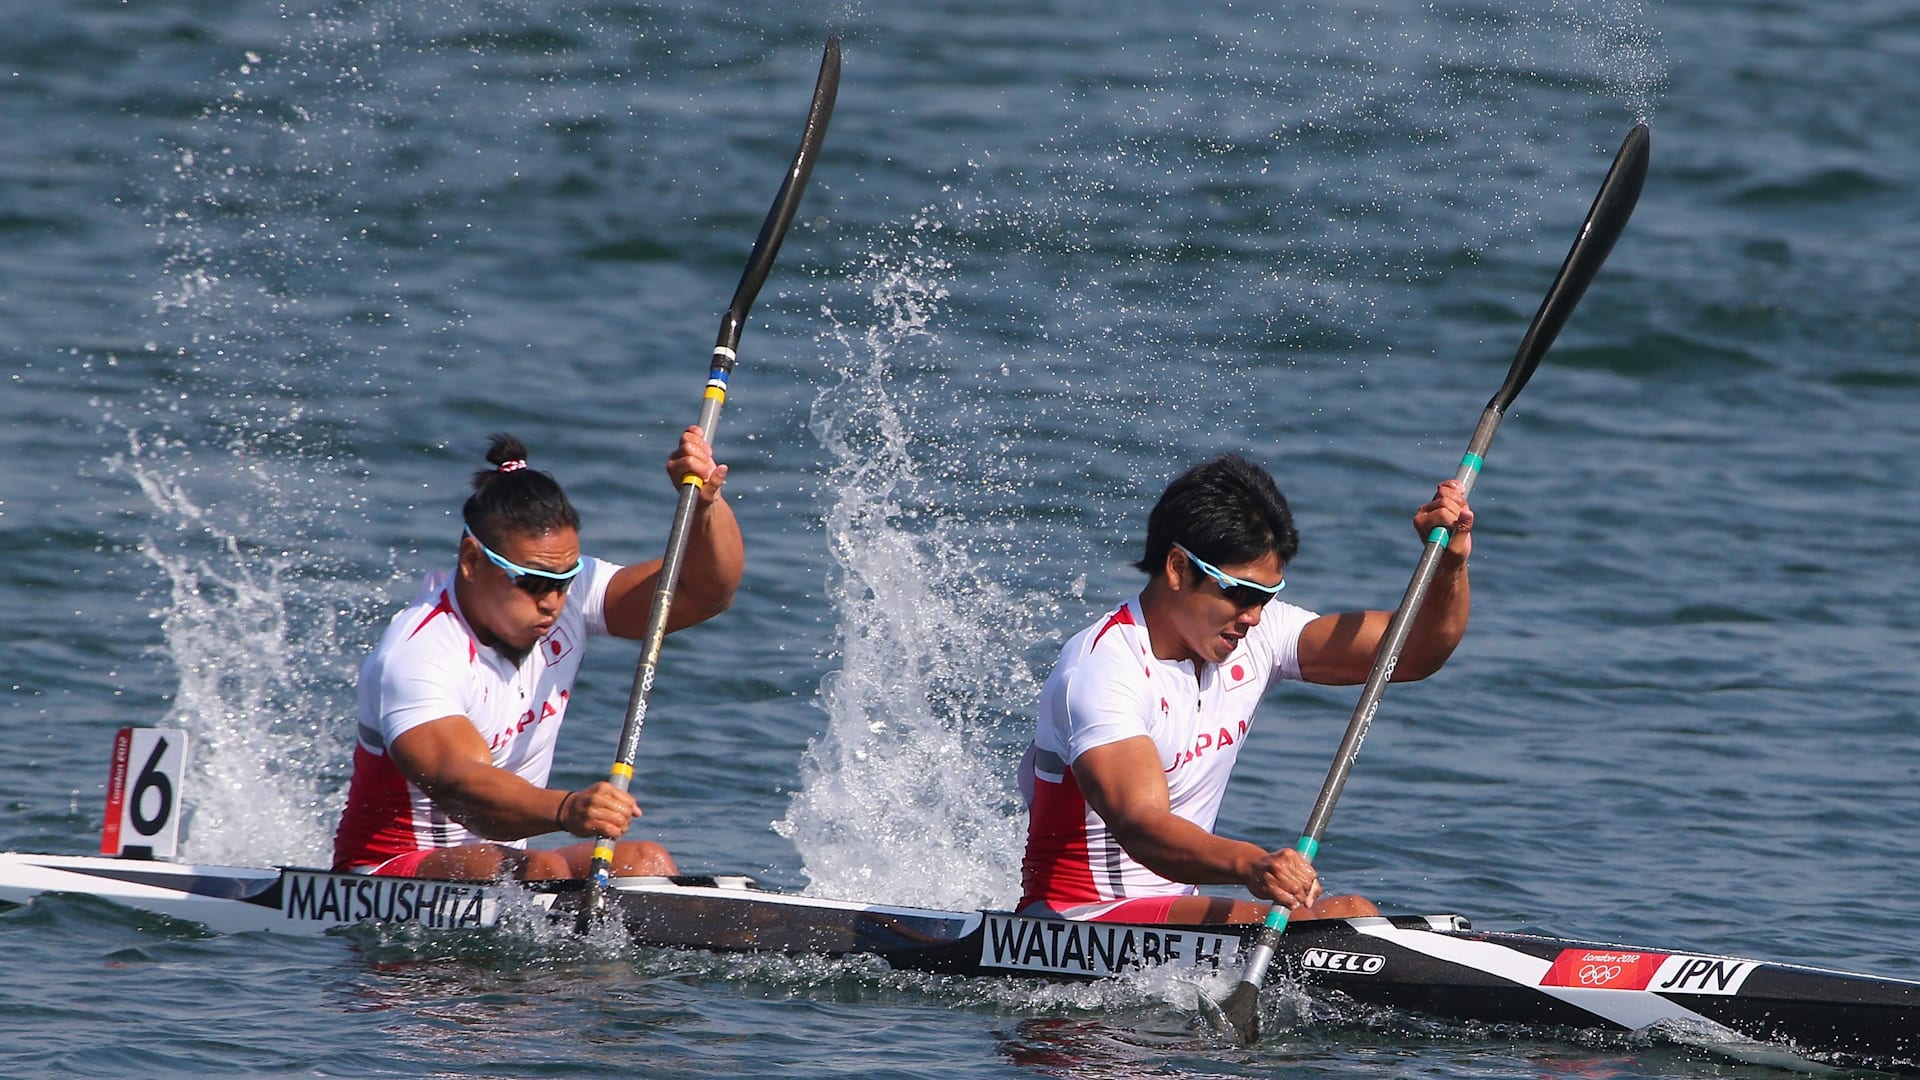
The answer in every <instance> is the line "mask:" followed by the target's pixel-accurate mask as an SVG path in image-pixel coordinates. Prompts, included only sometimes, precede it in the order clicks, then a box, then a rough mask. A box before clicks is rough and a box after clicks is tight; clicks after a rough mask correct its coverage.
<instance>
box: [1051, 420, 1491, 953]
mask: <svg viewBox="0 0 1920 1080" xmlns="http://www.w3.org/2000/svg"><path fill="white" fill-rule="evenodd" d="M1413 521H1414V527H1415V529H1416V530H1417V531H1418V533H1419V535H1420V536H1421V537H1423V538H1424V537H1425V536H1426V535H1427V534H1428V533H1429V532H1430V531H1431V530H1432V529H1433V528H1434V527H1435V526H1445V527H1446V528H1448V529H1449V530H1451V532H1452V539H1451V541H1450V542H1449V544H1448V546H1447V550H1446V553H1445V554H1444V555H1443V556H1442V558H1441V561H1440V564H1439V571H1438V573H1437V574H1436V576H1435V579H1434V582H1433V585H1432V587H1431V591H1430V592H1429V594H1428V596H1427V601H1426V605H1425V606H1424V607H1423V608H1422V609H1421V612H1420V616H1419V619H1418V621H1417V622H1416V623H1415V624H1414V627H1413V630H1412V633H1411V636H1410V637H1409V639H1408V644H1407V647H1406V649H1405V651H1404V653H1403V654H1402V657H1401V660H1400V664H1399V666H1398V667H1397V668H1396V669H1395V671H1394V675H1393V678H1394V681H1395V682H1405V681H1410V680H1414V679H1423V678H1425V677H1427V676H1428V675H1431V674H1432V673H1433V672H1435V671H1437V670H1439V669H1440V666H1441V665H1442V664H1444V663H1446V661H1447V658H1448V657H1449V656H1451V655H1452V654H1453V650H1454V647H1455V646H1456V645H1458V644H1459V643H1460V639H1461V637H1462V635H1464V634H1465V633H1466V629H1467V612H1468V608H1469V606H1470V595H1469V590H1468V587H1467V556H1468V554H1469V553H1470V552H1471V551H1472V549H1473V539H1472V535H1471V534H1472V531H1473V511H1472V510H1471V509H1469V508H1468V507H1467V502H1466V496H1465V494H1464V493H1463V492H1462V490H1461V488H1460V485H1459V484H1458V483H1457V482H1455V481H1453V480H1448V481H1446V482H1444V483H1442V484H1441V485H1440V486H1439V488H1438V490H1436V491H1435V492H1434V496H1433V499H1432V500H1431V501H1429V502H1428V503H1427V504H1426V505H1424V506H1422V507H1420V509H1419V510H1417V511H1416V512H1415V513H1414V516H1413ZM1299 548H1300V537H1299V532H1298V530H1297V529H1296V528H1295V526H1294V523H1293V514H1292V511H1291V510H1290V509H1289V508H1288V506H1287V500H1286V499H1285V497H1283V496H1282V495H1281V494H1280V489H1279V488H1278V487H1277V486H1276V485H1275V484H1274V481H1273V477H1272V476H1270V475H1268V473H1267V471H1266V470H1265V469H1262V468H1260V467H1259V466H1258V465H1255V464H1253V463H1251V462H1249V461H1247V460H1246V459H1245V458H1242V457H1240V456H1238V455H1233V454H1229V455H1226V456H1223V457H1219V458H1215V459H1213V460H1211V461H1207V462H1204V463H1202V464H1200V465H1196V466H1194V467H1193V468H1191V469H1188V470H1187V471H1186V472H1184V473H1182V474H1181V475H1180V476H1179V477H1177V478H1175V479H1174V481H1173V482H1172V483H1171V484H1169V485H1168V486H1167V489H1166V491H1165V492H1164V493H1163V494H1162V495H1161V496H1160V501H1159V503H1158V504H1157V505H1155V506H1154V508H1153V512H1152V514H1151V515H1149V517H1148V519H1147V538H1146V554H1145V556H1144V557H1143V558H1142V559H1141V560H1140V562H1139V563H1137V564H1136V566H1138V568H1139V569H1140V570H1141V571H1142V572H1144V573H1146V574H1147V575H1148V581H1147V585H1146V588H1144V589H1143V590H1141V592H1140V594H1139V595H1138V596H1136V597H1134V598H1133V599H1131V600H1128V601H1127V602H1126V603H1124V604H1122V605H1121V606H1120V607H1119V608H1117V609H1116V610H1114V611H1113V612H1112V613H1111V614H1109V615H1106V616H1104V617H1102V618H1101V619H1100V620H1099V621H1098V622H1096V623H1094V624H1093V625H1092V626H1089V627H1088V628H1086V629H1085V630H1082V631H1081V632H1080V633H1079V634H1077V635H1075V636H1074V638H1073V639H1072V640H1070V641H1068V642H1067V645H1066V647H1065V648H1064V649H1062V650H1061V652H1060V658H1059V660H1058V662H1057V663H1056V665H1055V667H1054V669H1053V673H1052V675H1051V676H1050V677H1049V678H1048V679H1047V683H1046V686H1045V688H1044V689H1043V690H1042V691H1041V694H1040V715H1039V721H1038V723H1037V724H1036V725H1035V730H1034V736H1033V744H1032V745H1031V746H1030V747H1028V749H1027V753H1026V756H1025V758H1024V759H1023V760H1022V761H1021V763H1020V790H1021V793H1022V795H1024V796H1025V798H1026V801H1027V808H1028V811H1029V819H1028V828H1027V851H1026V859H1025V861H1024V862H1023V864H1022V867H1021V878H1022V889H1023V894H1022V896H1021V898H1020V903H1019V910H1020V911H1021V913H1023V914H1027V915H1040V916H1045V915H1054V916H1059V917H1062V918H1068V919H1093V920H1100V921H1110V922H1127V923H1253V922H1259V921H1261V920H1262V919H1263V918H1264V917H1265V916H1266V912H1267V904H1266V903H1261V902H1256V901H1253V900H1244V899H1237V898H1233V897H1221V896H1206V895H1201V894H1200V892H1199V890H1198V888H1197V886H1200V885H1239V886H1242V887H1244V888H1245V889H1246V890H1247V891H1248V892H1249V893H1251V894H1252V895H1253V896H1255V897H1257V898H1259V900H1260V901H1270V902H1277V903H1281V904H1285V905H1287V906H1288V908H1290V909H1291V911H1292V917H1293V919H1295V920H1300V919H1315V918H1345V917H1351V916H1355V915H1373V914H1377V913H1378V912H1377V910H1376V909H1375V908H1374V906H1373V904H1372V903H1370V902H1368V901H1367V900H1365V899H1363V898H1361V897H1358V896H1337V897H1326V898H1323V897H1322V896H1321V891H1320V879H1319V876H1318V874H1317V873H1316V872H1315V870H1314V868H1313V865H1312V864H1311V863H1310V862H1308V861H1307V859H1306V858H1305V857H1304V856H1302V855H1301V854H1300V853H1299V852H1297V851H1295V850H1293V849H1292V848H1281V849H1279V850H1274V851H1270V850H1267V849H1266V848H1263V847H1261V846H1259V845H1257V844H1253V843H1249V842H1247V841H1244V840H1233V839H1229V838H1227V837H1224V836H1217V835H1215V834H1214V832H1213V827H1214V821H1215V819H1216V818H1217V817H1218V815H1219V812H1220V802H1221V799H1222V797H1223V796H1224V795H1225V794H1226V789H1227V780H1228V777H1229V775H1230V774H1231V773H1232V771H1233V766H1234V763H1235V761H1236V760H1237V759H1238V758H1239V754H1240V748H1241V747H1242V746H1243V745H1244V744H1245V742H1246V739H1247V736H1248V735H1249V734H1250V732H1251V728H1252V725H1253V721H1254V713H1255V709H1256V707H1257V706H1258V705H1259V703H1260V698H1261V695H1262V694H1263V693H1265V691H1266V688H1267V685H1268V684H1269V683H1270V682H1272V681H1273V680H1275V679H1299V680H1304V681H1306V682H1313V683H1322V684H1328V685H1340V686H1345V685H1357V684H1359V683H1361V682H1364V681H1365V680H1366V677H1367V672H1368V670H1369V668H1370V667H1371V666H1372V664H1373V658H1374V653H1375V652H1376V651H1377V650H1378V647H1379V644H1380V640H1381V636H1382V634H1383V633H1384V632H1385V630H1386V627H1387V623H1388V621H1389V620H1390V619H1391V618H1392V612H1390V611H1352V612H1345V613H1341V614H1333V615H1321V614H1318V613H1317V612H1313V611H1308V610H1306V609H1304V608H1300V607H1297V606H1295V605H1293V604H1289V603H1286V602H1284V601H1282V600H1280V599H1279V593H1280V590H1281V589H1282V588H1284V587H1285V586H1286V576H1285V574H1286V570H1287V567H1288V566H1289V564H1291V563H1292V562H1293V559H1294V556H1295V555H1296V554H1298V552H1299Z"/></svg>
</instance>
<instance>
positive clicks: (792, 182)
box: [714, 34, 840, 350]
mask: <svg viewBox="0 0 1920 1080" xmlns="http://www.w3.org/2000/svg"><path fill="white" fill-rule="evenodd" d="M839 94H840V38H839V35H837V34H836V35H834V36H833V37H829V38H828V39H827V47H826V49H825V51H823V52H822V53H821V56H820V75H819V77H818V78H817V79H816V80H815V82H814V84H813V101H812V103H811V104H810V105H808V107H807V122H806V126H805V127H803V128H802V129H801V131H800V148H799V149H798V150H795V151H794V154H793V164H792V165H790V166H788V167H787V176H786V179H785V180H783V181H781V183H780V190H779V192H778V193H777V194H775V195H774V199H773V205H772V206H771V207H769V208H768V210H767V217H766V220H765V221H763V222H761V224H760V235H759V236H756V237H755V238H754V241H753V250H752V252H751V253H750V254H749V255H748V256H747V265H746V268H745V269H744V270H742V271H741V273H740V284H739V285H738V286H736V287H735V288H734V290H733V302H732V303H730V304H728V305H727V312H726V315H725V316H723V317H722V318H721V321H720V333H719V335H718V337H717V339H716V340H715V342H714V346H715V348H716V349H727V350H733V349H736V348H738V347H739V345H740V331H741V329H742V328H743V327H744V326H745V325H746V322H747V312H748V311H749V310H751V309H752V307H753V301H754V298H755V297H757V296H759V295H760V286H762V285H764V284H766V281H767V273H768V271H770V270H772V269H773V260H774V258H775V257H776V256H778V255H779V254H780V244H781V242H782V241H783V240H785V239H786V237H787V228H788V226H790V225H792V224H793V215H794V213H795V212H796V211H798V210H799V209H800V196H801V195H803V194H805V193H806V190H807V179H808V178H809V177H811V176H812V175H813V163H814V162H815V161H817V160H818V159H819V157H820V147H821V145H822V144H823V143H825V142H826V139H827V123H828V121H830V120H832V119H833V103H834V100H835V98H837V97H838V96H839Z"/></svg>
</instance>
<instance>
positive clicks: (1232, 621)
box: [1166, 547, 1286, 664]
mask: <svg viewBox="0 0 1920 1080" xmlns="http://www.w3.org/2000/svg"><path fill="white" fill-rule="evenodd" d="M1190 558H1191V557H1190V556H1188V555H1187V553H1186V552H1185V551H1183V550H1181V549H1180V548H1178V547H1174V548H1171V549H1169V550H1168V551H1167V571H1166V572H1167V584H1168V589H1169V592H1170V593H1171V594H1172V596H1173V599H1174V603H1173V605H1172V611H1171V612H1170V614H1171V615H1172V618H1171V620H1170V621H1171V622H1172V624H1173V627H1174V633H1175V635H1176V636H1177V637H1178V639H1179V644H1180V646H1181V648H1182V649H1183V650H1184V651H1185V652H1186V654H1187V658H1188V659H1192V660H1198V661H1202V662H1205V663H1209V664H1218V663H1220V662H1222V661H1224V660H1225V659H1226V658H1227V657H1229V656H1231V655H1233V650H1234V649H1236V648H1239V646H1240V639H1241V638H1243V637H1246V636H1247V631H1249V630H1251V629H1253V628H1254V627H1256V626H1258V625H1260V613H1261V612H1262V610H1264V608H1265V607H1266V603H1267V601H1268V600H1270V599H1272V596H1271V595H1270V594H1269V593H1267V592H1265V591H1262V590H1259V589H1249V588H1247V587H1245V586H1244V585H1240V586H1235V585H1232V584H1230V583H1229V584H1227V585H1222V584H1221V583H1220V582H1218V581H1216V580H1214V578H1213V577H1212V576H1210V575H1208V574H1207V573H1205V572H1203V571H1202V570H1201V569H1200V568H1199V566H1198V565H1197V564H1196V563H1195V562H1192V561H1190ZM1215 569H1216V570H1218V571H1219V572H1220V573H1222V574H1224V575H1226V576H1227V577H1230V578H1239V579H1242V580H1244V581H1247V582H1252V583H1255V584H1258V585H1263V586H1278V585H1280V584H1281V583H1282V582H1284V581H1285V580H1286V579H1285V578H1284V577H1283V576H1282V573H1281V571H1282V567H1281V565H1280V556H1278V555H1276V554H1274V553H1273V552H1268V553H1266V554H1265V555H1262V556H1261V557H1260V558H1258V559H1255V560H1254V561H1252V562H1246V563H1234V564H1232V565H1228V566H1220V567H1216V568H1215ZM1275 591H1278V590H1277V589H1276V590H1275Z"/></svg>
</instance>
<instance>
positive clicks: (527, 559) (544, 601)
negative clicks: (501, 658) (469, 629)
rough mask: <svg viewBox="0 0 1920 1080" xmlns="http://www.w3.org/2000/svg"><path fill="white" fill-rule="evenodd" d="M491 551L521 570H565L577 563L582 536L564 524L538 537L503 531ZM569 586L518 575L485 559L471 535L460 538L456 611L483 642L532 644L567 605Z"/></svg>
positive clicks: (513, 646)
mask: <svg viewBox="0 0 1920 1080" xmlns="http://www.w3.org/2000/svg"><path fill="white" fill-rule="evenodd" d="M493 554H494V555H496V556H498V557H499V558H500V559H503V560H505V561H507V562H511V563H514V564H516V565H517V566H518V567H520V568H523V569H529V570H544V571H547V572H549V573H552V574H564V573H567V572H568V571H570V570H573V569H574V568H575V567H577V566H579V565H580V534H579V532H578V531H576V530H574V529H569V528H564V527H563V528H559V529H555V530H554V531H552V532H549V533H542V534H541V535H539V536H529V535H527V534H525V533H518V532H507V533H503V534H502V535H501V537H500V539H499V542H498V544H497V546H495V547H494V548H493ZM570 584H572V582H571V581H566V582H562V581H556V580H553V579H552V578H544V577H540V576H538V575H524V574H519V573H516V572H515V571H513V570H509V569H507V568H505V567H502V566H500V565H498V564H497V563H496V562H495V560H494V559H492V558H489V557H488V555H487V549H486V548H485V547H483V546H482V545H481V543H480V541H479V539H478V538H476V537H475V536H473V535H472V534H471V533H469V534H467V535H465V536H462V537H461V538H460V609H461V611H463V612H464V613H465V614H466V616H467V619H468V620H469V621H470V622H471V623H472V624H473V628H474V631H475V632H476V633H478V634H479V635H480V638H481V640H482V641H483V642H485V643H486V644H489V645H492V644H495V643H499V644H502V645H505V646H507V647H508V648H510V649H513V650H515V651H517V652H525V651H526V650H528V649H531V648H533V646H534V643H535V642H537V641H539V640H540V639H541V637H543V636H545V634H546V632H547V631H548V630H550V629H552V628H553V624H554V621H555V620H556V619H558V618H559V617H560V611H561V609H563V608H564V607H566V603H567V590H566V589H565V588H564V587H563V586H566V585H570Z"/></svg>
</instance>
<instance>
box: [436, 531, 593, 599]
mask: <svg viewBox="0 0 1920 1080" xmlns="http://www.w3.org/2000/svg"><path fill="white" fill-rule="evenodd" d="M461 531H462V532H464V533H466V534H467V535H468V536H473V530H472V529H462V530H461ZM473 542H474V543H476V544H479V545H480V553H481V554H482V555H485V556H486V557H487V561H488V562H490V563H492V564H493V565H495V566H497V567H499V568H500V569H502V570H505V571H506V572H507V577H508V579H510V580H511V581H512V582H513V583H514V585H516V586H518V587H519V589H520V591H521V592H523V593H526V594H527V595H528V596H546V595H549V594H551V593H557V592H566V591H567V588H568V586H570V585H572V584H573V579H574V578H576V577H579V576H580V571H582V570H584V569H586V567H587V560H585V559H580V560H577V561H575V562H574V564H573V569H571V570H562V571H559V572H557V573H556V572H554V571H552V570H535V569H534V568H533V567H531V566H521V565H520V564H519V563H517V562H514V561H513V560H512V559H509V558H507V557H506V556H505V555H502V554H500V553H499V552H497V551H495V550H493V549H492V548H490V547H488V546H487V545H486V543H485V542H484V541H482V540H481V539H480V538H479V537H477V536H473Z"/></svg>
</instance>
